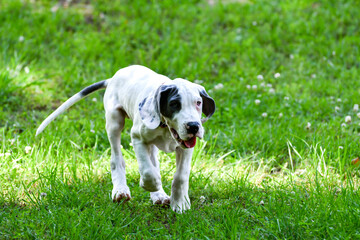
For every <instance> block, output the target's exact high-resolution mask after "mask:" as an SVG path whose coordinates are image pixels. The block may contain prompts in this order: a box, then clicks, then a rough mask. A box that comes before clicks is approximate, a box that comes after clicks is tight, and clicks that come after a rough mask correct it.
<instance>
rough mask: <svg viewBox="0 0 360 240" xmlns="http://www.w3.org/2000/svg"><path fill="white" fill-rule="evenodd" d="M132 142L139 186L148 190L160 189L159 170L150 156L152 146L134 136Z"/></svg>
mask: <svg viewBox="0 0 360 240" xmlns="http://www.w3.org/2000/svg"><path fill="white" fill-rule="evenodd" d="M132 144H133V147H134V151H135V155H136V158H137V160H138V164H139V172H140V186H141V187H142V188H144V189H145V190H146V191H149V192H156V191H159V190H161V189H162V184H161V176H160V171H159V170H158V169H157V168H156V166H154V164H153V163H152V161H151V157H150V156H151V151H152V146H151V145H148V144H145V143H144V142H143V141H142V140H141V139H138V138H136V137H133V138H132Z"/></svg>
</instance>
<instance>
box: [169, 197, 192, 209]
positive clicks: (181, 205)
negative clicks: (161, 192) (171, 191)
mask: <svg viewBox="0 0 360 240" xmlns="http://www.w3.org/2000/svg"><path fill="white" fill-rule="evenodd" d="M190 206H191V204H190V199H189V196H187V195H186V196H182V197H180V198H179V199H174V198H173V197H172V196H171V197H170V207H171V209H172V210H173V211H174V212H177V213H183V212H185V211H186V210H189V209H190Z"/></svg>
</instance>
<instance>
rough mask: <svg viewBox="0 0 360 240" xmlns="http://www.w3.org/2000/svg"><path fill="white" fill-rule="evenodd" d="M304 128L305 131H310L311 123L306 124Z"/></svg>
mask: <svg viewBox="0 0 360 240" xmlns="http://www.w3.org/2000/svg"><path fill="white" fill-rule="evenodd" d="M305 128H306V129H307V130H310V128H311V123H309V122H308V123H307V124H306V127H305Z"/></svg>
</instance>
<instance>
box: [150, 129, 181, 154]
mask: <svg viewBox="0 0 360 240" xmlns="http://www.w3.org/2000/svg"><path fill="white" fill-rule="evenodd" d="M150 143H151V144H154V145H155V146H156V147H157V148H159V149H160V150H161V151H164V152H174V151H175V150H176V148H177V147H178V146H179V144H178V143H177V141H176V140H175V139H174V138H173V137H172V136H171V133H170V131H169V130H168V129H167V128H164V129H162V131H161V134H159V135H157V136H156V137H155V138H154V139H152V140H151V141H150Z"/></svg>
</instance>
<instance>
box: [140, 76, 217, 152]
mask: <svg viewBox="0 0 360 240" xmlns="http://www.w3.org/2000/svg"><path fill="white" fill-rule="evenodd" d="M139 112H140V116H141V119H142V121H143V123H144V124H145V125H146V126H147V127H148V128H150V129H155V128H157V127H159V126H160V125H161V124H166V125H167V126H168V127H169V129H170V131H171V134H172V136H173V137H174V138H175V139H176V140H177V141H178V142H179V144H180V145H181V146H182V147H183V148H192V147H194V146H195V144H196V137H199V138H202V137H203V135H204V128H203V126H202V123H204V122H206V121H207V120H208V119H209V118H210V117H211V116H212V115H213V114H214V112H215V101H214V100H213V99H212V98H211V97H210V96H209V95H208V94H207V93H206V91H205V88H204V87H202V86H200V85H198V84H195V83H191V82H189V81H187V80H184V79H180V78H177V79H175V80H173V81H172V82H171V83H167V84H163V85H161V86H160V87H159V88H158V89H157V90H156V91H154V92H153V93H151V94H150V96H147V97H146V98H145V99H144V100H143V101H142V102H141V103H139ZM202 113H204V115H205V116H206V117H205V118H203V119H201V114H202ZM162 121H164V123H162Z"/></svg>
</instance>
